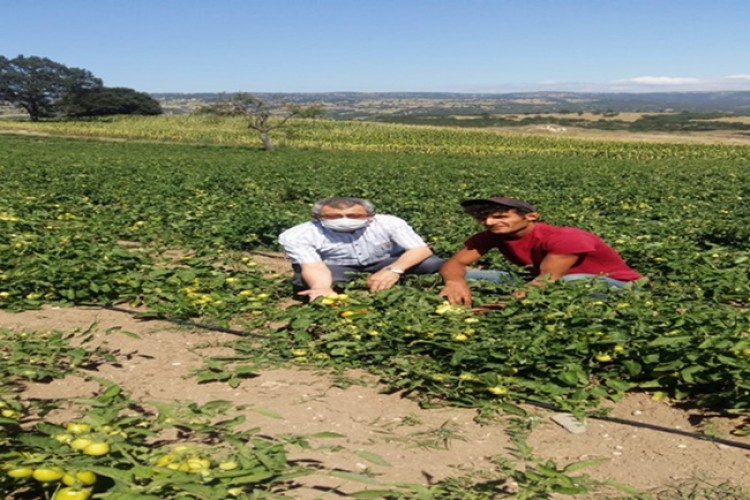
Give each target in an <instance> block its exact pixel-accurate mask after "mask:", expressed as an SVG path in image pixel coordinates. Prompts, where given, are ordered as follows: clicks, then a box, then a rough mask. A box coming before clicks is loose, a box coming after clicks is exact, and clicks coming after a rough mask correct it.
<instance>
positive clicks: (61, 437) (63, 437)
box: [52, 434, 73, 443]
mask: <svg viewBox="0 0 750 500" xmlns="http://www.w3.org/2000/svg"><path fill="white" fill-rule="evenodd" d="M52 438H53V439H54V440H55V441H59V442H61V443H70V442H71V441H72V440H73V436H71V435H70V434H55V435H54V436H52Z"/></svg>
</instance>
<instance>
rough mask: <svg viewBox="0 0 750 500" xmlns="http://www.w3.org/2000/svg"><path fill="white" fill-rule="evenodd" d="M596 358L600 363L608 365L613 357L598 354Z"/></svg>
mask: <svg viewBox="0 0 750 500" xmlns="http://www.w3.org/2000/svg"><path fill="white" fill-rule="evenodd" d="M595 357H596V360H597V361H598V362H600V363H607V362H609V361H612V356H610V355H609V354H597V355H596V356H595Z"/></svg>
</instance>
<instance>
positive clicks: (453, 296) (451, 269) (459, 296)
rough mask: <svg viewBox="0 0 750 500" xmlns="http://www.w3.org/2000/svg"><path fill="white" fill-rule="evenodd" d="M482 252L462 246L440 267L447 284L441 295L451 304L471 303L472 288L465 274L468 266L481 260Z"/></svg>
mask: <svg viewBox="0 0 750 500" xmlns="http://www.w3.org/2000/svg"><path fill="white" fill-rule="evenodd" d="M481 256H482V254H481V253H480V252H479V251H478V250H474V249H469V248H466V247H464V248H462V249H461V250H459V251H458V252H457V253H456V254H455V255H454V256H453V257H451V258H450V259H448V260H447V261H446V262H445V264H443V266H442V267H441V268H440V275H441V276H442V277H443V281H444V282H445V286H443V289H442V290H440V293H439V295H440V296H441V297H445V298H446V299H448V302H450V303H451V304H464V305H467V306H468V305H471V290H470V289H469V285H468V284H467V283H466V279H465V278H464V275H465V274H466V268H467V267H468V266H469V265H470V264H472V263H474V262H476V261H477V260H479V258H480V257H481Z"/></svg>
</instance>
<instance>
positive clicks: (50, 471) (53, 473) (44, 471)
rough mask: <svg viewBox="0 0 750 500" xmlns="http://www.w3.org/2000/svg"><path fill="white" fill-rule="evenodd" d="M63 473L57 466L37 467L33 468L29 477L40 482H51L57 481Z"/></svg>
mask: <svg viewBox="0 0 750 500" xmlns="http://www.w3.org/2000/svg"><path fill="white" fill-rule="evenodd" d="M63 475H65V473H64V472H63V470H62V469H61V468H59V467H51V468H46V467H41V468H39V469H34V472H32V473H31V477H33V478H34V479H36V480H37V481H39V482H40V483H53V482H55V481H59V480H60V479H62V477H63Z"/></svg>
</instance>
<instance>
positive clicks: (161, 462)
mask: <svg viewBox="0 0 750 500" xmlns="http://www.w3.org/2000/svg"><path fill="white" fill-rule="evenodd" d="M172 462H174V455H162V456H160V457H159V458H158V459H157V460H156V466H157V467H166V466H167V465H169V464H171V463H172Z"/></svg>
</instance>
